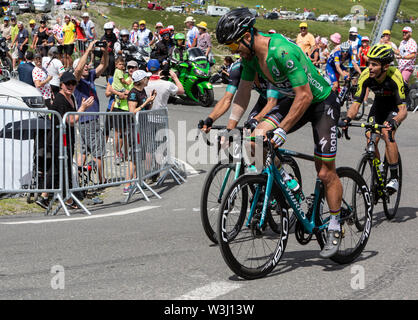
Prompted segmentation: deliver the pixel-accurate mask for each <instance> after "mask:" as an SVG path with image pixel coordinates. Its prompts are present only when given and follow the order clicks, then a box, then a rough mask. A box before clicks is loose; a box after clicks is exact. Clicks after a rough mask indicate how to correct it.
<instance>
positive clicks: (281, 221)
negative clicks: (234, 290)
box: [217, 174, 289, 280]
mask: <svg viewBox="0 0 418 320" xmlns="http://www.w3.org/2000/svg"><path fill="white" fill-rule="evenodd" d="M266 184H267V176H266V175H264V174H260V175H243V176H241V177H239V178H238V179H237V180H235V181H234V183H233V184H232V185H231V187H230V188H229V189H228V191H227V192H226V194H225V196H224V197H223V199H222V204H221V206H220V209H219V217H218V230H217V231H218V232H217V233H218V243H219V248H220V250H221V253H222V257H223V258H224V260H225V262H226V264H227V265H228V267H229V268H230V269H231V270H232V271H233V272H234V273H235V274H236V275H237V276H239V277H242V278H244V279H247V280H253V279H258V278H262V277H264V276H266V275H267V274H269V273H270V272H271V271H272V270H273V269H274V268H275V267H276V265H277V264H278V263H279V261H280V259H281V257H282V255H283V253H284V251H285V248H286V245H287V240H288V237H289V224H288V221H289V219H288V213H287V211H286V210H282V209H281V206H280V203H281V199H280V194H281V193H280V191H279V188H278V187H277V186H276V185H275V184H273V189H272V191H271V197H273V198H274V199H275V200H276V210H275V211H274V214H273V213H272V210H269V211H267V214H266V221H265V222H264V224H263V226H262V229H259V228H258V224H259V220H257V214H260V213H259V212H258V213H257V212H255V213H254V214H255V215H254V216H253V219H252V220H251V221H250V223H249V225H248V226H244V222H246V221H247V220H248V219H247V218H246V217H247V214H248V213H249V211H250V210H247V209H248V207H251V205H252V203H251V202H250V200H251V201H253V200H254V198H253V197H252V196H251V197H250V195H249V191H248V189H250V190H251V188H253V189H256V188H257V187H258V186H259V187H261V188H262V190H263V187H264V188H265V185H266ZM241 192H243V197H242V200H241V203H242V207H241V208H240V210H238V211H237V212H239V217H237V218H236V220H237V221H236V222H233V223H228V222H229V217H230V216H232V218H231V219H233V218H234V217H236V215H234V213H235V212H236V210H234V208H235V203H239V202H240V201H239V199H240V193H241ZM261 192H262V193H261V194H260V195H259V198H258V201H257V203H258V202H260V199H264V197H263V194H264V193H263V191H261ZM262 202H263V201H261V204H262ZM261 204H260V206H261V207H262V205H261ZM259 209H260V208H259ZM273 216H275V217H277V218H276V219H277V220H278V222H276V221H274V223H272V221H271V220H274V217H273ZM229 226H231V228H229ZM272 226H273V227H272ZM268 227H269V228H268ZM273 228H274V229H273ZM257 240H259V241H257ZM245 245H247V246H248V247H249V249H248V253H247V252H246V250H245V248H244V247H245ZM237 247H239V248H238V251H236V250H235V249H236V248H237ZM271 248H273V250H272V249H271ZM257 250H259V252H260V251H261V255H262V256H261V257H252V256H251V257H250V254H251V253H254V254H257ZM266 250H271V252H270V253H266ZM240 255H242V257H243V261H241V259H240ZM258 260H262V261H261V262H259V263H257V262H258Z"/></svg>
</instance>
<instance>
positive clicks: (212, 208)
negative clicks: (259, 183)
mask: <svg viewBox="0 0 418 320" xmlns="http://www.w3.org/2000/svg"><path fill="white" fill-rule="evenodd" d="M234 178H235V164H222V163H218V164H216V165H215V166H214V167H213V168H212V169H211V171H210V172H209V173H208V175H207V176H206V180H205V183H204V184H203V190H202V196H201V199H200V219H201V221H202V226H203V230H204V231H205V234H206V235H207V237H208V238H209V240H210V241H212V242H213V243H214V244H217V243H218V238H217V236H216V231H215V230H216V223H217V218H218V212H219V206H220V204H221V201H222V197H223V194H224V193H225V192H226V191H227V190H228V188H229V187H230V186H231V184H232V182H233V181H234Z"/></svg>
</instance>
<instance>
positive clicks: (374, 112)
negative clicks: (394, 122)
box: [367, 97, 399, 131]
mask: <svg viewBox="0 0 418 320" xmlns="http://www.w3.org/2000/svg"><path fill="white" fill-rule="evenodd" d="M398 112H399V108H398V106H397V105H396V101H395V100H391V99H390V98H389V99H388V97H385V98H383V97H381V98H375V100H374V102H373V105H372V107H371V108H370V112H369V116H368V117H367V122H369V123H370V122H373V123H377V124H383V123H385V121H390V120H391V119H393V118H394V117H395V116H396V115H397V114H398ZM367 131H370V130H367Z"/></svg>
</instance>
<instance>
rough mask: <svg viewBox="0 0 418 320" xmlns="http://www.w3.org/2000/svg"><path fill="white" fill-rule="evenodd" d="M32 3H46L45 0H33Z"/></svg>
mask: <svg viewBox="0 0 418 320" xmlns="http://www.w3.org/2000/svg"><path fill="white" fill-rule="evenodd" d="M34 3H35V4H44V3H46V0H35V1H34Z"/></svg>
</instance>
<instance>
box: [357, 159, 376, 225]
mask: <svg viewBox="0 0 418 320" xmlns="http://www.w3.org/2000/svg"><path fill="white" fill-rule="evenodd" d="M366 168H368V169H369V170H370V174H366V173H365V172H366ZM357 172H358V173H359V174H360V175H361V176H362V177H363V179H364V181H365V182H366V184H367V185H368V187H369V191H370V199H371V205H372V212H373V210H374V204H375V201H376V200H377V199H378V198H377V197H378V195H377V194H376V192H377V185H376V172H375V169H374V167H373V163H372V161H371V160H370V159H369V157H368V155H367V154H366V153H365V154H363V156H362V157H361V159H360V161H359V164H358V165H357ZM365 222H366V221H364V223H365ZM364 223H362V222H361V221H360V219H359V218H358V217H357V215H356V226H357V228H358V229H359V230H363V229H362V228H364Z"/></svg>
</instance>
